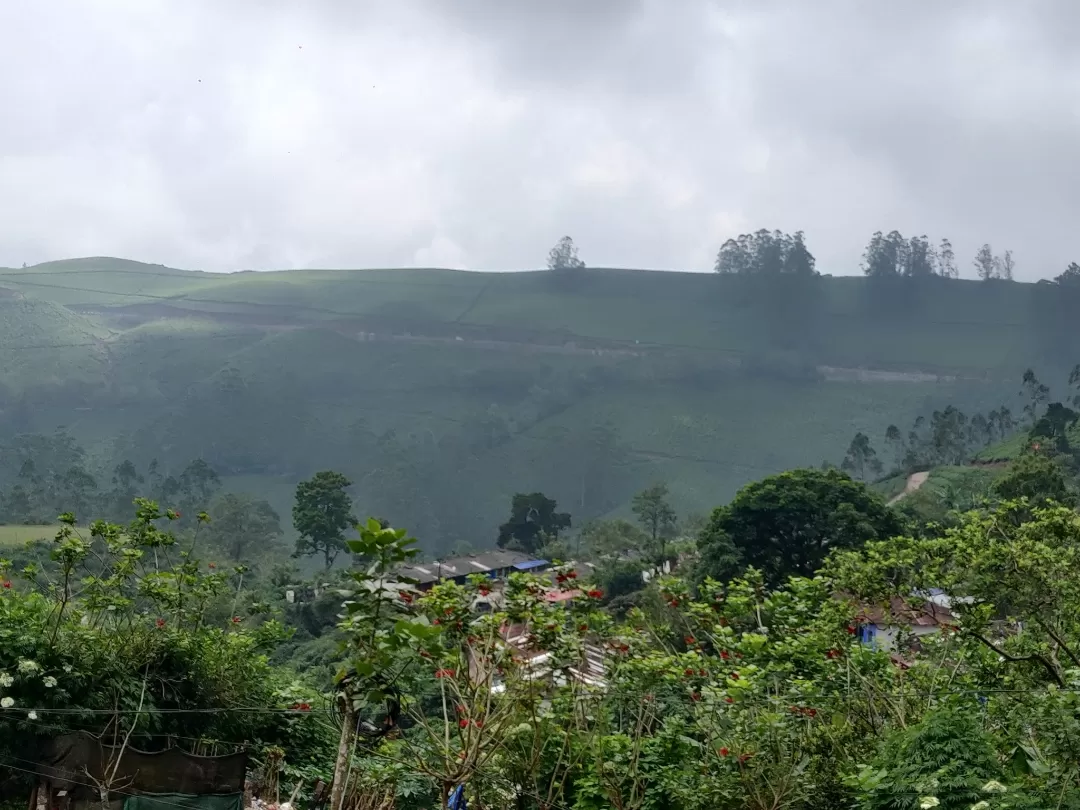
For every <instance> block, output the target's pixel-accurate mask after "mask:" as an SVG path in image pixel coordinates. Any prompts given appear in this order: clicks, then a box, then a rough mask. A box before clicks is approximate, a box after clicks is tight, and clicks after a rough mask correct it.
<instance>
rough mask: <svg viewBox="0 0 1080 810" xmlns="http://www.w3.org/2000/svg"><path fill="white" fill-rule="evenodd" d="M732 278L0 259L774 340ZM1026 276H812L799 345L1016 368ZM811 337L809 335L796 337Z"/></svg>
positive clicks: (187, 286) (233, 306)
mask: <svg viewBox="0 0 1080 810" xmlns="http://www.w3.org/2000/svg"><path fill="white" fill-rule="evenodd" d="M737 281H738V280H737V279H730V278H724V277H718V276H715V275H714V274H704V273H674V272H649V271H641V270H604V269H591V270H589V271H588V274H587V277H586V280H585V282H584V283H583V284H582V285H581V286H580V287H579V288H577V289H574V290H571V291H565V290H558V289H556V288H554V287H553V286H552V284H551V278H550V276H549V275H548V274H546V273H544V272H523V273H469V272H464V271H453V270H296V271H282V272H269V273H233V274H227V275H226V274H210V273H191V272H185V271H180V270H174V269H170V268H164V267H160V266H155V265H143V264H139V263H137V262H127V261H123V260H118V259H78V260H69V261H65V262H52V263H49V264H46V265H37V266H35V267H32V268H27V269H23V270H14V269H12V270H6V271H0V285H3V286H4V287H8V288H10V289H13V290H17V291H19V292H20V293H22V294H23V295H25V296H27V297H31V298H38V299H46V300H51V301H55V302H57V303H61V304H65V305H98V306H100V305H108V306H114V307H123V306H127V305H131V304H147V303H154V302H158V303H162V304H167V305H168V306H170V307H175V308H179V309H180V310H181V311H183V310H187V311H190V312H194V313H200V312H201V313H215V314H218V315H222V314H226V315H232V316H241V315H242V316H245V317H249V318H251V317H256V316H257V317H262V318H264V319H265V320H267V321H279V320H288V321H290V322H297V323H315V322H320V321H326V320H339V319H341V318H366V319H372V318H374V319H376V320H377V321H379V322H382V323H396V324H398V325H399V326H400V325H406V326H407V325H413V326H421V325H426V326H428V327H431V326H434V325H442V326H443V327H447V326H450V325H455V324H456V325H458V326H460V327H462V328H465V327H471V328H480V329H488V330H495V331H496V332H512V333H518V334H521V335H524V334H526V333H531V334H535V333H547V334H549V335H558V334H564V335H569V336H571V337H573V336H576V337H577V338H579V339H603V340H608V341H618V342H622V343H624V344H627V345H641V344H647V345H652V346H657V347H666V348H668V349H694V350H697V351H703V352H706V353H709V354H713V355H727V356H732V357H740V356H746V355H749V354H753V353H756V352H760V351H761V350H762V349H764V348H767V347H769V346H770V344H772V343H773V342H774V335H773V334H772V332H771V328H772V327H771V326H770V318H769V317H768V314H767V313H766V312H764V311H763V310H762V309H761V306H760V305H758V304H755V303H753V302H752V301H751V302H748V301H747V300H746V299H745V298H743V297H741V296H740V294H739V292H738V287H737V286H736V283H737ZM1034 288H1035V285H1027V284H990V285H987V284H981V283H978V282H970V281H945V280H940V281H939V283H937V284H934V285H931V286H929V287H927V288H925V289H920V290H919V291H918V295H917V297H916V299H913V301H912V303H911V308H910V312H908V313H907V314H906V315H905V316H904V317H896V316H891V317H885V316H883V315H882V314H881V313H879V312H876V311H875V310H873V309H872V307H870V306H869V305H868V303H867V302H868V300H869V299H868V295H869V287H868V286H867V282H866V280H865V279H862V278H852V277H841V278H824V279H822V280H821V290H822V295H821V300H820V305H819V307H818V315H817V317H816V320H815V322H814V323H813V325H812V328H811V329H810V331H809V333H808V334H803V335H800V336H799V345H800V346H803V347H810V346H812V347H813V351H814V352H815V353H816V354H817V355H818V358H819V360H820V362H822V363H825V364H832V365H841V364H846V365H868V364H869V365H876V366H880V367H892V368H921V369H924V370H929V369H936V370H942V371H947V370H957V371H962V372H965V373H968V374H979V375H981V374H991V375H1001V374H1008V375H1014V374H1015V373H1016V371H1017V370H1021V371H1022V370H1023V368H1024V366H1025V365H1028V364H1031V363H1032V361H1033V359H1034V358H1037V357H1038V356H1040V354H1042V353H1043V352H1042V347H1041V345H1040V342H1039V341H1040V337H1039V334H1040V333H1039V326H1040V318H1039V313H1038V311H1037V310H1036V309H1035V307H1034V306H1033V304H1032V302H1033V300H1034V298H1033V296H1034V293H1033V289H1034ZM807 338H809V339H807Z"/></svg>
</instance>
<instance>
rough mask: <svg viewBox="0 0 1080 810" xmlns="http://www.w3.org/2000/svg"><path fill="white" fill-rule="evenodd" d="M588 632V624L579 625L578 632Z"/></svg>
mask: <svg viewBox="0 0 1080 810" xmlns="http://www.w3.org/2000/svg"><path fill="white" fill-rule="evenodd" d="M588 630H589V625H587V624H579V625H578V632H579V633H585V632H588Z"/></svg>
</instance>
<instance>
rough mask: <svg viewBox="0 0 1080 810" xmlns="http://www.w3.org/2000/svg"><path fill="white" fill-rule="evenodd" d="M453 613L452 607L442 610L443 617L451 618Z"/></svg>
mask: <svg viewBox="0 0 1080 810" xmlns="http://www.w3.org/2000/svg"><path fill="white" fill-rule="evenodd" d="M453 613H454V609H453V608H452V607H448V608H444V609H443V615H444V616H452V615H453Z"/></svg>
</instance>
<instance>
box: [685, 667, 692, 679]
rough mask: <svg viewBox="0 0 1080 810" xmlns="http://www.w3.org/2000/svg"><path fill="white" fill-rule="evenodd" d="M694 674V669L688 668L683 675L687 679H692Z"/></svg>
mask: <svg viewBox="0 0 1080 810" xmlns="http://www.w3.org/2000/svg"><path fill="white" fill-rule="evenodd" d="M693 674H694V670H692V669H689V668H687V669H684V670H683V675H685V676H686V677H687V678H689V677H691V676H692V675H693Z"/></svg>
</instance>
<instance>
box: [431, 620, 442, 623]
mask: <svg viewBox="0 0 1080 810" xmlns="http://www.w3.org/2000/svg"><path fill="white" fill-rule="evenodd" d="M431 623H432V624H442V622H441V621H439V620H438V619H432V621H431Z"/></svg>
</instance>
